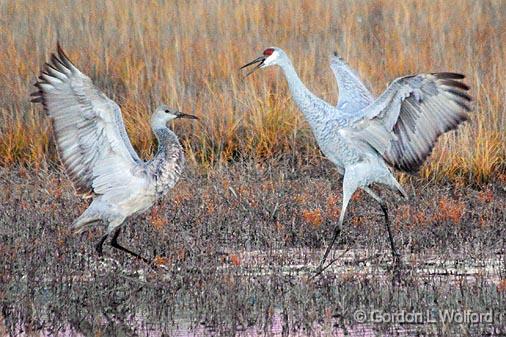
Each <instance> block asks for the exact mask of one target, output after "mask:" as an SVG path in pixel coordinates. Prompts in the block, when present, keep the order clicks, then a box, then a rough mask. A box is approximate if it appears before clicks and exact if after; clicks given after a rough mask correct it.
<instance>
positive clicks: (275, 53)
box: [240, 47, 282, 76]
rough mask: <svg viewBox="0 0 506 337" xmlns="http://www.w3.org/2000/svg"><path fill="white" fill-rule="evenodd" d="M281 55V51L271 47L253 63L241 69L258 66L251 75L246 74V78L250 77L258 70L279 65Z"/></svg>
mask: <svg viewBox="0 0 506 337" xmlns="http://www.w3.org/2000/svg"><path fill="white" fill-rule="evenodd" d="M281 53H282V51H281V49H279V48H276V47H269V48H267V49H265V50H264V52H263V53H262V56H260V57H257V58H256V59H254V60H253V61H251V62H249V63H247V64H245V65H243V66H242V67H241V68H240V69H243V68H246V67H249V66H251V65H253V64H256V66H255V67H254V68H253V69H252V70H251V71H250V72H249V73H247V74H246V76H249V75H251V74H252V73H253V72H254V71H256V70H257V69H260V68H265V67H268V66H272V65H275V64H278V63H277V61H278V60H279V58H280V55H281Z"/></svg>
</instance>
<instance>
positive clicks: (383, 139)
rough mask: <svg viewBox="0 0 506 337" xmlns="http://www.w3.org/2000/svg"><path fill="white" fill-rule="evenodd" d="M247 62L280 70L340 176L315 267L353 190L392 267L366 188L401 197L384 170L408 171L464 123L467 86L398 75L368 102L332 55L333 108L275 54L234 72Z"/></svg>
mask: <svg viewBox="0 0 506 337" xmlns="http://www.w3.org/2000/svg"><path fill="white" fill-rule="evenodd" d="M253 64H257V65H256V67H255V68H254V69H253V70H252V71H250V72H249V73H248V75H249V74H251V73H252V72H253V71H255V70H257V69H259V68H264V67H267V66H271V65H278V66H280V68H281V69H282V71H283V73H284V75H285V78H286V81H287V83H288V87H289V90H290V93H291V95H292V97H293V99H294V101H295V104H296V105H297V107H298V108H299V109H300V110H301V112H302V113H303V114H304V117H305V119H306V120H307V122H308V123H309V125H310V127H311V130H312V132H313V134H314V136H315V139H316V142H317V144H318V146H319V147H320V149H321V151H322V152H323V154H324V155H325V156H326V157H327V158H328V159H329V160H330V161H331V162H332V163H333V164H334V165H335V166H336V168H337V170H338V171H339V172H340V173H341V174H343V175H344V177H343V199H342V208H341V213H340V217H339V221H338V224H337V226H336V230H335V233H334V237H333V239H332V241H331V243H330V245H329V246H328V248H327V250H326V252H325V254H324V256H323V258H322V261H321V263H320V268H319V269H320V270H321V268H322V267H323V264H324V262H325V259H326V257H327V255H328V254H329V252H330V249H331V247H332V245H333V244H334V242H335V240H336V238H337V237H338V235H339V234H340V232H341V229H342V224H343V221H344V216H345V214H346V209H347V206H348V203H349V201H350V199H351V196H352V195H353V193H354V192H355V191H356V190H357V189H359V188H360V189H363V190H364V191H365V192H366V193H368V194H369V195H370V196H371V197H372V198H373V199H374V200H376V201H377V202H378V203H379V204H380V205H381V208H382V210H383V212H384V215H385V222H386V227H387V230H388V235H389V240H390V245H391V249H392V253H393V255H394V258H395V259H396V261H397V262H399V258H398V257H399V254H398V252H397V250H396V248H395V244H394V241H393V237H392V233H391V230H390V221H389V217H388V212H387V206H386V203H385V202H384V201H383V200H382V199H381V198H380V197H379V196H378V195H377V194H376V193H375V192H374V191H372V190H371V189H370V188H369V187H370V185H371V184H373V183H380V184H383V185H386V186H387V187H389V188H391V189H393V190H395V191H398V192H400V193H401V194H402V195H403V196H404V197H406V198H407V193H406V192H405V191H404V189H403V188H402V187H401V185H400V184H399V183H398V182H397V180H396V179H395V177H394V175H393V174H392V171H391V167H393V168H396V169H399V170H401V171H405V172H409V173H414V172H416V171H417V170H418V169H419V167H420V166H421V165H422V164H423V162H424V161H425V159H426V158H427V157H428V156H429V155H430V153H431V151H432V149H433V147H434V145H435V143H436V141H437V138H438V137H439V136H440V135H441V134H443V133H444V132H446V131H449V130H453V129H456V128H457V126H458V125H459V124H460V123H462V122H464V121H465V120H467V119H468V114H467V112H469V111H470V110H471V107H470V101H471V97H470V96H468V95H467V94H466V91H467V90H468V89H469V87H468V86H467V85H465V84H464V83H463V82H461V81H460V80H461V79H463V78H464V76H463V75H460V74H455V73H432V74H418V75H412V76H404V77H400V78H398V79H396V80H394V81H393V82H391V83H390V85H389V86H388V87H387V89H386V90H385V91H384V92H383V93H382V94H381V95H380V96H379V97H377V98H376V99H375V98H374V96H373V95H372V94H371V93H370V92H369V90H368V89H367V88H366V86H365V85H364V84H363V82H362V81H361V80H360V78H359V76H358V74H357V73H356V72H355V71H353V70H352V69H351V68H350V67H349V66H348V65H347V64H346V63H345V62H344V61H343V59H342V58H340V57H338V56H337V54H334V56H333V57H332V58H331V63H330V65H331V69H332V71H333V73H334V75H335V77H336V80H337V83H338V88H339V102H338V103H337V105H336V106H334V105H331V104H329V103H327V102H325V101H324V100H322V99H321V98H319V97H317V96H316V95H314V94H313V93H312V92H311V91H309V90H308V89H307V87H306V86H305V85H304V83H303V82H302V81H301V79H300V78H299V76H298V75H297V72H296V71H295V68H294V67H293V65H292V62H291V61H290V58H289V57H288V56H287V55H286V53H285V52H284V51H283V50H282V49H280V48H277V47H270V48H268V49H266V50H265V51H264V52H263V55H262V56H260V57H258V58H257V59H255V60H253V61H252V62H249V63H248V64H246V65H244V66H243V67H242V68H244V67H247V66H250V65H253ZM242 68H241V69H242Z"/></svg>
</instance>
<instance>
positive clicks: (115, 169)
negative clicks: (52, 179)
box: [32, 45, 196, 261]
mask: <svg viewBox="0 0 506 337" xmlns="http://www.w3.org/2000/svg"><path fill="white" fill-rule="evenodd" d="M35 86H36V87H37V88H38V91H37V92H35V93H33V94H32V96H33V99H32V102H39V103H42V105H43V106H44V110H45V112H46V113H47V115H48V116H49V117H50V119H51V121H52V124H53V131H54V136H55V143H56V146H57V149H58V154H59V156H60V159H61V161H62V163H63V166H64V168H65V172H66V173H67V175H68V176H69V178H70V179H71V180H72V182H73V184H74V186H75V187H76V189H77V190H78V192H81V193H92V194H93V196H94V198H93V201H92V202H91V204H90V205H89V207H88V208H87V209H86V210H85V211H84V212H83V213H82V214H81V215H80V216H79V217H78V218H77V219H76V220H75V221H74V223H73V224H72V228H73V229H74V231H75V232H81V231H83V230H85V229H87V228H89V227H90V226H93V225H96V224H98V223H101V222H102V223H105V224H106V229H107V231H106V234H105V235H104V236H103V237H102V239H101V240H100V241H99V243H98V244H97V250H98V252H99V253H100V254H101V253H102V244H103V243H104V241H105V239H106V238H107V236H108V235H110V234H113V239H112V241H111V244H112V245H113V247H115V248H118V249H121V250H124V251H126V252H127V253H130V254H132V255H134V256H137V257H140V258H142V257H141V256H139V255H138V254H135V253H133V252H131V251H129V250H128V249H126V248H124V247H122V246H120V245H119V244H118V243H117V241H116V240H117V237H118V235H119V233H120V229H121V225H122V224H123V223H124V222H125V220H126V218H127V217H129V216H131V215H133V214H136V213H140V212H144V211H146V210H147V209H149V208H150V207H151V206H152V205H153V204H154V203H155V202H156V201H157V200H158V199H160V198H162V197H163V196H164V195H165V194H166V193H167V192H168V191H169V190H170V189H171V188H173V187H174V185H175V184H176V182H177V181H178V180H179V177H180V175H181V172H182V170H183V166H184V154H183V148H182V146H181V144H180V143H179V140H178V138H177V136H176V134H175V133H174V132H173V131H172V130H170V129H169V128H168V127H167V123H168V122H169V121H171V120H173V119H176V118H191V119H196V117H195V116H192V115H187V114H184V113H181V112H178V111H176V110H172V109H170V108H168V107H167V106H165V105H161V106H159V107H158V108H157V109H156V110H155V112H154V113H153V115H152V117H151V128H152V130H153V132H154V134H155V136H156V138H157V140H158V150H157V152H156V154H155V156H154V157H153V159H151V160H150V161H147V162H145V161H143V160H141V159H140V158H139V156H138V155H137V153H136V152H135V150H134V148H133V146H132V144H131V143H130V140H129V138H128V135H127V132H126V129H125V126H124V123H123V118H122V115H121V110H120V108H119V106H118V105H117V104H116V103H115V102H114V101H112V100H111V99H109V98H108V97H107V96H106V95H105V94H104V93H102V92H101V91H100V90H99V89H97V88H96V87H95V86H94V85H93V83H92V81H91V80H90V78H89V77H87V76H86V75H84V74H83V73H82V72H81V71H80V70H79V69H77V67H76V66H75V65H74V64H73V63H72V62H71V61H70V60H69V58H68V57H67V56H66V55H65V53H64V52H63V50H62V48H61V47H60V46H59V45H58V53H57V54H56V55H55V54H53V55H52V56H51V63H46V64H45V66H44V68H43V70H42V73H41V75H40V77H39V81H38V82H37V83H36V84H35ZM142 259H143V260H144V261H147V260H146V259H144V258H142Z"/></svg>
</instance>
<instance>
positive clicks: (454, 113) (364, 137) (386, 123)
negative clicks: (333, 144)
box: [345, 73, 471, 172]
mask: <svg viewBox="0 0 506 337" xmlns="http://www.w3.org/2000/svg"><path fill="white" fill-rule="evenodd" d="M462 79H464V75H461V74H455V73H433V74H419V75H414V76H405V77H400V78H397V79H396V80H394V81H393V82H392V83H391V84H390V85H389V86H388V88H387V89H386V90H385V91H384V92H383V93H382V94H381V95H380V96H379V97H378V99H376V100H375V101H374V102H373V103H372V104H371V105H369V106H367V107H366V108H364V109H363V110H362V111H360V112H359V113H358V115H360V116H363V117H362V118H360V119H358V120H355V121H354V123H353V124H352V126H351V127H349V128H347V130H345V132H349V134H348V135H349V136H350V137H353V138H354V139H356V140H359V141H362V142H364V143H366V144H368V145H369V146H372V147H373V148H374V149H375V150H376V151H377V152H378V153H380V154H381V155H382V156H383V158H384V159H385V160H386V161H387V162H388V163H389V164H391V165H392V166H394V167H395V168H397V169H400V170H403V171H406V172H416V171H417V170H418V168H419V167H420V166H421V165H422V164H423V162H424V161H425V159H426V158H427V156H428V155H429V154H430V153H431V152H432V149H433V148H434V145H435V144H436V141H437V138H438V137H439V136H440V135H441V134H442V133H444V132H446V131H449V130H453V129H456V128H457V126H458V125H459V124H460V123H462V122H464V121H465V120H467V119H468V112H469V111H471V105H470V103H471V97H470V96H469V95H467V93H466V91H467V90H469V87H468V86H467V85H466V84H464V83H463V82H462V81H461V80H462Z"/></svg>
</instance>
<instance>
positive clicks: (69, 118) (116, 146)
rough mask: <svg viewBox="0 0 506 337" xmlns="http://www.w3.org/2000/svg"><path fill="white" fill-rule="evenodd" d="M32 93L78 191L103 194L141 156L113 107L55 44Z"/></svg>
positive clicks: (122, 179) (128, 172) (128, 176)
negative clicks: (43, 112) (49, 124)
mask: <svg viewBox="0 0 506 337" xmlns="http://www.w3.org/2000/svg"><path fill="white" fill-rule="evenodd" d="M35 86H36V87H37V88H38V89H39V90H38V91H37V92H35V93H33V94H32V96H33V99H32V102H40V103H42V104H43V106H44V110H45V111H46V113H47V114H48V115H49V117H50V118H51V120H52V123H53V130H54V134H55V140H56V144H57V148H58V153H59V155H60V158H61V160H62V162H63V164H64V166H65V169H66V172H67V174H68V175H69V177H70V178H71V180H72V181H73V183H74V185H75V186H76V188H77V189H78V190H79V191H80V192H90V191H94V192H95V193H97V194H104V193H106V192H107V191H108V190H111V189H113V188H121V186H122V185H124V184H125V183H126V182H127V181H129V180H130V181H131V180H132V178H133V176H132V174H133V173H132V172H133V171H134V168H135V167H136V166H138V165H139V164H140V163H142V161H141V160H140V158H139V156H138V155H137V153H136V152H135V150H134V149H133V147H132V145H131V143H130V140H129V139H128V136H127V133H126V130H125V126H124V124H123V119H122V116H121V110H120V108H119V106H118V105H117V104H116V103H115V102H114V101H112V100H111V99H109V98H108V97H107V96H106V95H105V94H103V93H102V92H101V91H100V90H99V89H97V88H96V87H95V86H94V85H93V83H92V81H91V80H90V78H89V77H87V76H86V75H84V74H83V73H81V71H79V69H77V68H76V67H75V66H74V65H73V64H72V62H71V61H70V60H69V58H68V57H67V56H66V55H65V53H64V52H63V50H62V48H61V47H60V46H59V45H58V53H57V55H54V54H53V55H52V56H51V64H49V63H46V64H45V66H44V68H43V70H42V73H41V75H40V77H39V81H37V83H36V84H35Z"/></svg>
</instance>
